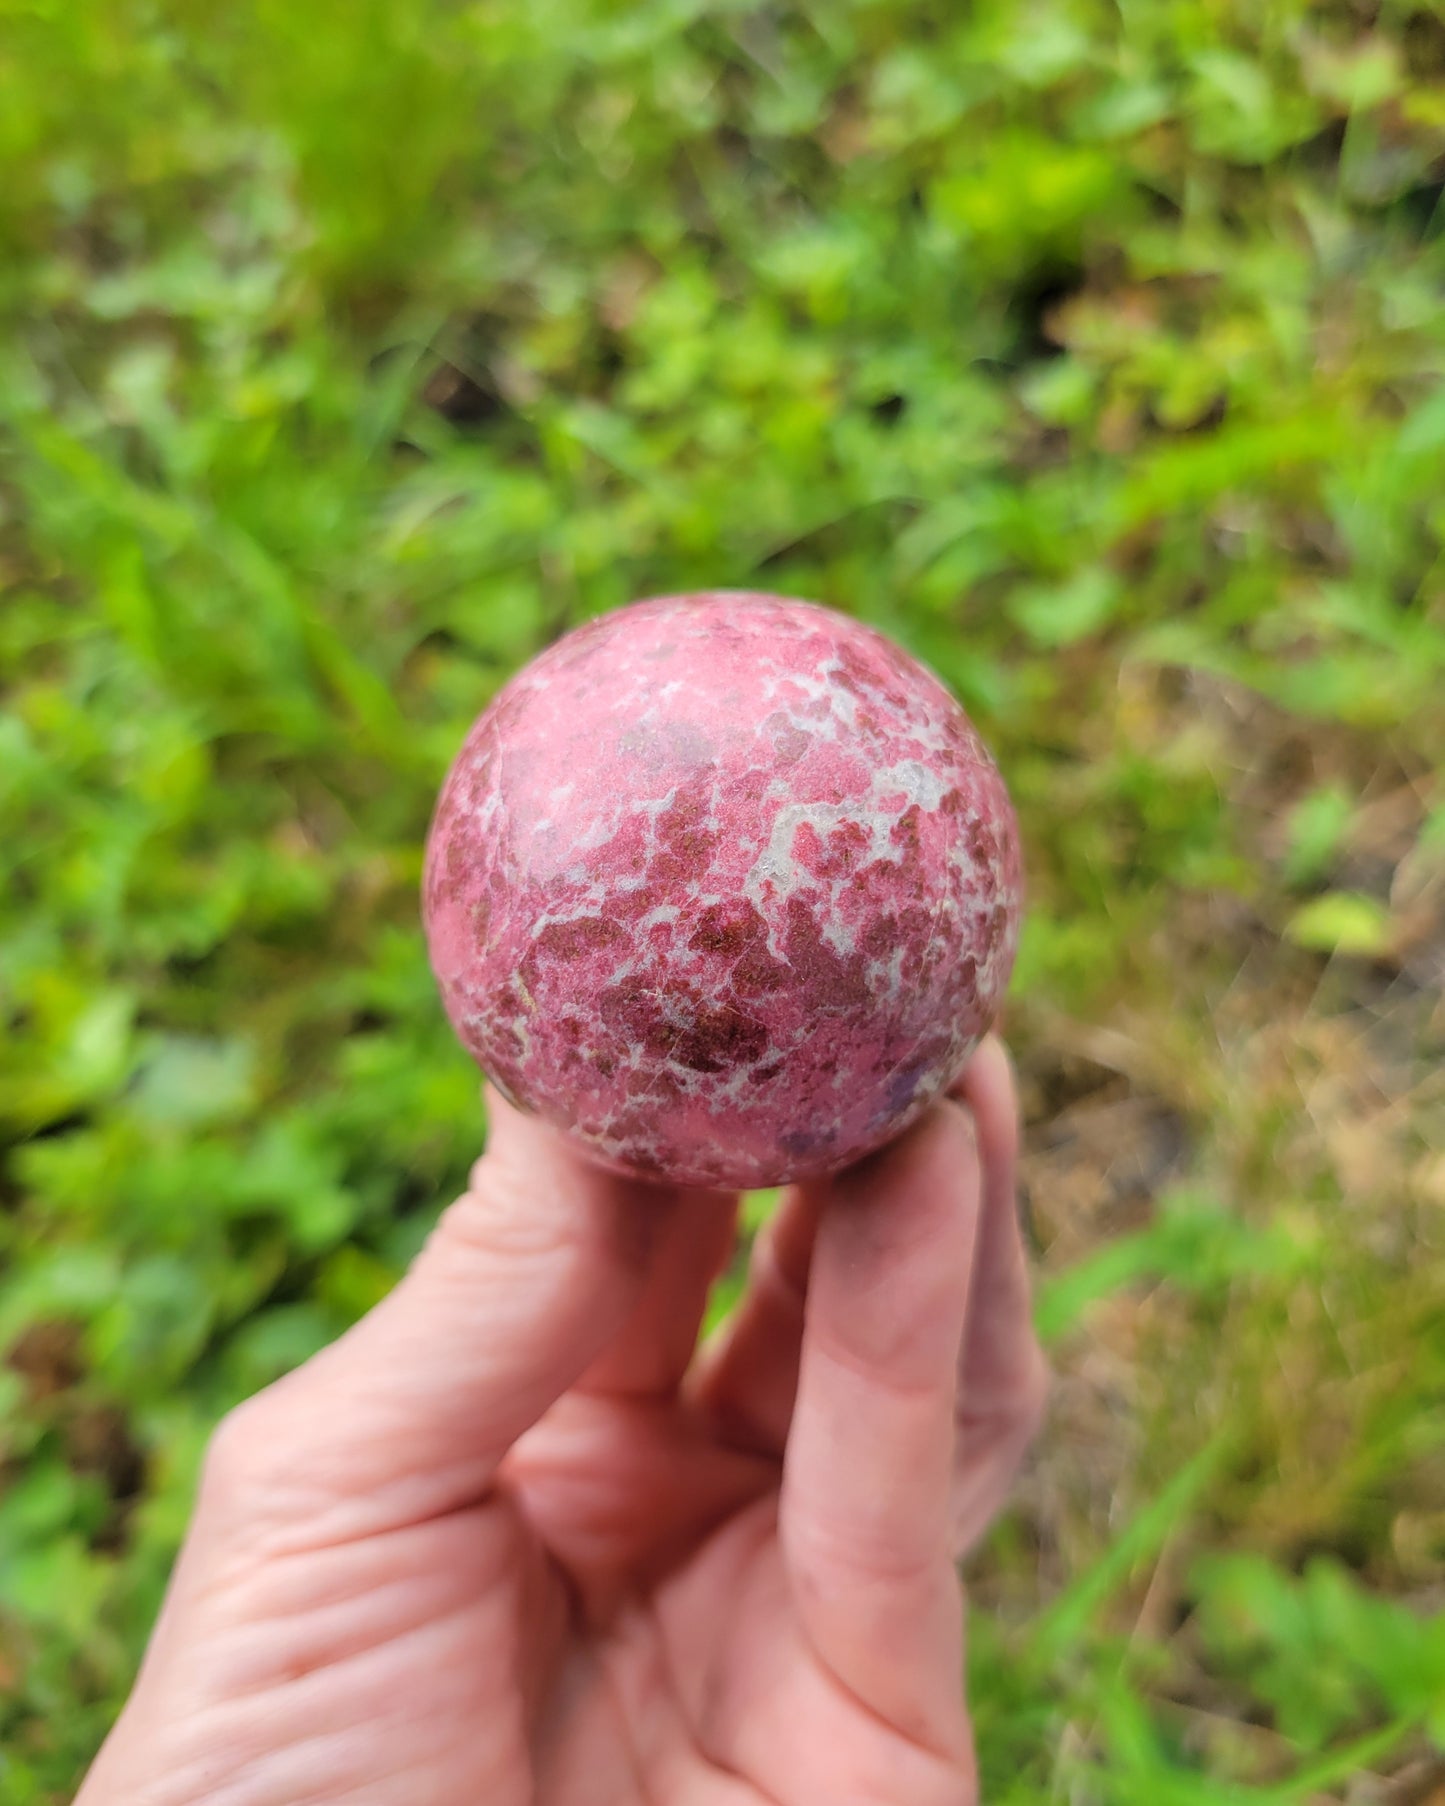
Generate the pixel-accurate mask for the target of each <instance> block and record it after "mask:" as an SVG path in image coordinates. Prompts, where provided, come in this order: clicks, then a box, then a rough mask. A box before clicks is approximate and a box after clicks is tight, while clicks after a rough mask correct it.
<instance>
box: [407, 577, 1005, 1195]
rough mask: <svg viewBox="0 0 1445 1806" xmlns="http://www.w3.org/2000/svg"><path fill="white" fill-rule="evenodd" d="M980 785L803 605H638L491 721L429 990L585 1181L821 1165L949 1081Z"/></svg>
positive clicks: (952, 726) (827, 621)
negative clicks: (580, 1162) (584, 1155)
mask: <svg viewBox="0 0 1445 1806" xmlns="http://www.w3.org/2000/svg"><path fill="white" fill-rule="evenodd" d="M1019 892H1020V865H1019V851H1018V831H1017V826H1016V823H1015V820H1014V813H1013V809H1012V807H1011V805H1010V803H1009V799H1008V793H1007V792H1006V790H1005V789H1004V785H1003V780H1002V779H1001V778H1000V776H999V774H998V771H997V769H996V768H995V766H994V764H993V762H992V760H991V759H990V758H989V756H988V754H987V752H986V751H985V750H984V747H983V745H982V743H981V741H980V740H979V738H978V736H977V734H976V733H975V732H974V730H973V728H972V727H971V726H970V724H969V721H968V718H967V717H966V716H965V715H964V713H963V711H962V709H960V708H959V706H958V704H957V703H956V702H955V701H954V700H953V699H952V697H951V696H949V694H948V693H947V691H945V690H944V689H943V687H942V686H941V685H940V684H939V682H938V681H937V679H935V678H934V677H933V676H931V675H930V673H929V672H927V671H926V670H924V668H923V667H922V666H921V665H919V664H918V663H916V661H915V660H913V659H912V658H910V657H909V656H908V655H907V654H906V653H904V652H902V651H901V650H900V649H899V648H898V647H897V646H895V645H893V644H892V643H891V642H890V641H888V640H886V639H884V638H883V637H882V636H881V635H880V634H877V633H875V632H873V631H872V630H871V629H870V628H866V627H863V626H860V625H859V624H858V623H857V622H854V621H851V620H849V619H847V618H846V617H845V616H843V615H840V614H836V613H834V612H833V611H832V610H830V609H826V608H820V607H818V606H816V605H814V604H812V603H808V602H795V601H788V600H783V599H780V598H778V597H773V596H763V595H753V594H749V593H741V592H713V593H708V594H702V595H693V596H677V597H665V598H662V599H660V600H657V601H652V602H643V603H638V604H636V605H634V606H633V607H631V608H626V609H622V610H620V611H619V612H617V613H615V614H611V615H606V616H603V617H602V618H601V619H599V620H596V621H593V622H591V623H589V624H588V625H586V626H584V627H581V628H579V629H577V630H576V631H575V632H573V633H570V634H568V635H567V636H566V637H565V638H564V639H562V640H559V641H558V642H557V643H556V644H555V645H553V646H552V647H550V648H549V649H548V650H547V651H546V652H544V653H543V654H542V655H541V656H540V657H539V658H537V659H536V660H534V661H533V663H532V664H530V665H528V666H527V667H526V669H525V670H523V671H522V672H521V673H520V674H519V675H518V676H517V677H515V678H514V679H513V680H512V681H511V683H509V684H508V685H507V686H506V688H505V689H504V690H502V691H501V693H500V694H499V695H498V696H497V698H496V700H495V701H494V702H493V703H492V705H491V707H490V708H488V709H487V710H486V712H485V713H484V714H483V715H482V716H481V717H480V719H479V720H478V721H477V723H476V725H475V726H474V727H473V729H472V731H471V733H470V735H469V736H468V738H467V741H466V743H465V745H464V746H463V748H462V750H461V752H460V754H459V755H458V757H457V760H456V763H455V764H454V765H453V767H452V769H451V772H450V774H449V775H448V777H447V780H446V784H445V787H444V788H443V790H442V793H441V797H440V800H439V802H438V804H437V810H436V815H435V818H434V820H433V822H432V828H431V835H430V838H429V841H428V845H427V858H426V876H425V885H424V898H423V902H424V914H425V921H426V932H427V939H428V944H429V947H430V952H431V961H432V968H433V970H434V971H435V973H436V975H437V979H438V981H439V983H440V985H441V991H442V997H443V1000H444V1002H445V1004H446V1009H447V1013H448V1015H449V1016H450V1017H451V1020H452V1023H453V1025H454V1026H455V1028H456V1031H457V1033H458V1035H459V1036H460V1037H461V1039H462V1041H463V1043H464V1044H465V1045H466V1047H467V1048H468V1049H469V1050H470V1051H471V1053H472V1054H473V1055H474V1056H475V1058H476V1060H477V1061H478V1063H479V1064H480V1065H481V1066H482V1068H483V1069H484V1070H485V1071H486V1072H487V1073H488V1074H489V1075H490V1076H491V1078H492V1079H493V1080H494V1082H495V1083H496V1085H497V1086H498V1088H499V1089H500V1090H501V1091H502V1092H503V1094H504V1095H506V1096H507V1097H509V1098H510V1099H511V1100H512V1101H513V1102H514V1103H516V1104H517V1105H519V1106H520V1107H521V1108H522V1109H524V1110H529V1111H534V1112H536V1113H537V1114H538V1115H540V1116H542V1117H544V1118H545V1119H547V1120H548V1121H550V1122H552V1123H554V1124H556V1125H558V1126H559V1127H561V1128H563V1129H565V1130H567V1131H569V1132H570V1133H571V1134H572V1135H573V1136H575V1137H576V1138H577V1140H578V1141H580V1142H581V1143H583V1144H584V1145H585V1147H586V1148H587V1149H589V1150H590V1151H591V1153H592V1154H593V1155H594V1157H596V1158H597V1159H598V1160H600V1161H601V1162H602V1163H603V1164H605V1165H607V1166H610V1167H612V1168H614V1169H617V1170H620V1171H623V1172H628V1173H633V1174H637V1175H639V1176H642V1177H646V1178H650V1179H667V1180H671V1181H676V1182H679V1183H684V1184H689V1185H701V1186H716V1187H728V1186H745V1187H748V1186H765V1185H775V1184H778V1183H780V1182H782V1181H784V1180H788V1179H796V1178H802V1177H808V1176H811V1175H816V1174H819V1173H823V1172H827V1171H831V1170H833V1169H835V1168H838V1167H841V1166H843V1165H845V1164H847V1163H848V1162H849V1161H851V1160H854V1159H856V1158H858V1156H860V1155H861V1154H864V1153H866V1152H868V1151H869V1150H870V1149H872V1148H875V1147H878V1146H880V1145H881V1144H882V1143H883V1142H885V1141H887V1140H889V1139H890V1138H891V1137H892V1136H894V1135H895V1134H897V1133H898V1131H899V1130H900V1129H902V1128H903V1127H904V1126H905V1125H906V1124H907V1123H908V1122H909V1121H911V1120H912V1118H913V1117H915V1116H917V1115H918V1114H919V1113H920V1112H921V1111H922V1110H923V1109H924V1108H925V1107H926V1105H927V1104H928V1103H929V1102H930V1101H931V1100H932V1099H933V1098H935V1097H937V1096H938V1094H939V1093H940V1092H941V1091H942V1090H943V1089H944V1088H945V1087H946V1086H947V1085H948V1083H949V1082H950V1081H951V1080H952V1079H953V1078H954V1077H955V1076H956V1074H957V1073H958V1071H959V1070H960V1068H961V1067H962V1066H963V1064H964V1062H965V1061H966V1059H967V1058H968V1055H969V1053H970V1052H971V1051H972V1049H973V1047H974V1046H975V1044H976V1043H977V1041H978V1040H979V1038H980V1036H981V1035H982V1034H983V1033H984V1031H985V1030H986V1028H987V1027H988V1024H989V1022H990V1020H991V1019H992V1017H993V1014H994V1012H995V1010H996V1008H997V1006H998V1003H999V1001H1000V998H1001V997H1002V994H1003V990H1004V986H1005V985H1006V983H1007V981H1008V975H1009V970H1010V967H1011V966H1012V963H1013V956H1014V951H1015V947H1016V945H1017V939H1018V923H1019Z"/></svg>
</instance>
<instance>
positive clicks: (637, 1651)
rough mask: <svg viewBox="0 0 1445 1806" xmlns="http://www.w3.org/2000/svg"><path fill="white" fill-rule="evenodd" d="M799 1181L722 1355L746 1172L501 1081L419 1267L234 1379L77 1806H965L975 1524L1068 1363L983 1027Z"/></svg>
mask: <svg viewBox="0 0 1445 1806" xmlns="http://www.w3.org/2000/svg"><path fill="white" fill-rule="evenodd" d="M957 1090H958V1093H959V1097H960V1099H961V1101H948V1102H944V1103H941V1104H939V1105H936V1106H935V1107H934V1108H933V1109H932V1110H931V1111H930V1112H929V1114H928V1115H927V1116H926V1117H925V1118H924V1119H923V1120H922V1121H921V1122H920V1123H919V1124H917V1125H916V1126H915V1127H914V1128H913V1129H912V1130H910V1131H909V1133H908V1134H907V1135H905V1136H904V1137H903V1139H902V1140H901V1141H899V1142H898V1143H896V1144H895V1145H894V1146H892V1147H890V1148H887V1149H885V1150H883V1151H882V1152H881V1153H878V1154H875V1155H873V1156H872V1157H870V1158H869V1159H867V1160H865V1161H863V1162H862V1163H861V1164H859V1165H858V1166H856V1167H854V1168H853V1169H851V1170H850V1171H848V1172H846V1173H844V1174H841V1175H839V1176H838V1177H835V1178H833V1179H830V1180H826V1181H821V1182H818V1183H816V1184H811V1185H806V1186H801V1187H798V1188H796V1189H794V1190H792V1191H790V1192H789V1193H788V1194H787V1196H786V1197H785V1199H784V1201H783V1203H782V1206H781V1208H780V1211H779V1213H778V1215H777V1217H776V1218H775V1219H774V1222H773V1223H772V1225H770V1227H769V1229H768V1230H767V1231H766V1232H765V1233H764V1234H763V1235H762V1236H760V1237H759V1239H758V1243H757V1246H756V1248H755V1250H754V1256H753V1261H752V1269H751V1273H750V1278H749V1285H748V1290H747V1292H746V1294H745V1296H744V1299H743V1301H742V1303H741V1305H740V1307H739V1309H738V1311H737V1313H736V1314H735V1316H734V1318H733V1320H732V1323H731V1325H730V1327H729V1329H728V1331H727V1333H726V1334H725V1336H724V1337H723V1338H722V1339H721V1341H720V1342H719V1344H718V1345H717V1346H716V1347H714V1348H709V1349H708V1350H705V1351H704V1352H703V1354H701V1355H698V1356H695V1353H694V1348H695V1343H696V1339H697V1333H698V1324H699V1321H700V1318H701V1315H702V1311H703V1307H704V1303H705V1301H706V1296H707V1292H708V1288H709V1286H710V1285H711V1283H712V1281H713V1279H714V1278H715V1277H716V1276H717V1274H718V1272H719V1271H720V1270H721V1268H722V1266H723V1265H724V1263H725V1261H726V1260H727V1258H728V1254H729V1251H730V1249H731V1246H732V1241H733V1235H734V1218H735V1213H736V1200H735V1199H732V1198H724V1197H719V1196H717V1195H715V1194H709V1193H699V1192H681V1191H679V1190H677V1189H674V1188H666V1187H659V1186H639V1185H637V1184H635V1183H633V1182H630V1181H626V1180H622V1179H618V1178H615V1177H611V1176H609V1175H607V1174H604V1173H602V1172H599V1171H597V1170H595V1169H593V1168H592V1167H590V1166H589V1165H587V1164H585V1163H584V1162H583V1160H582V1159H581V1158H580V1157H579V1156H577V1155H576V1154H575V1153H574V1152H573V1151H572V1150H571V1149H570V1148H569V1147H568V1145H567V1144H566V1143H565V1142H564V1141H563V1140H562V1139H561V1138H560V1137H559V1136H557V1135H556V1134H555V1133H554V1132H553V1131H551V1130H549V1129H546V1128H544V1127H543V1126H541V1125H540V1124H538V1123H537V1122H535V1121H532V1120H529V1119H527V1118H524V1117H523V1116H521V1115H519V1114H518V1113H517V1112H516V1111H514V1110H512V1109H511V1108H509V1107H508V1106H507V1105H506V1104H504V1103H503V1102H502V1100H501V1099H500V1098H498V1097H497V1096H495V1094H494V1095H492V1097H491V1098H490V1102H489V1108H490V1112H491V1124H492V1129H491V1136H490V1140H489V1145H488V1148H487V1152H486V1154H485V1156H484V1157H483V1159H482V1160H480V1161H479V1162H478V1164H477V1166H476V1168H475V1169H474V1171H473V1175H472V1181H471V1185H470V1188H469V1190H468V1192H467V1193H466V1195H465V1196H464V1197H463V1198H461V1199H460V1200H459V1201H458V1202H457V1203H456V1204H454V1205H453V1206H452V1208H451V1209H450V1210H449V1211H448V1212H447V1213H446V1215H445V1216H444V1217H443V1219H442V1222H441V1224H440V1226H439V1227H438V1229H437V1231H436V1233H435V1235H434V1236H433V1238H432V1240H431V1241H430V1242H429V1243H428V1245H427V1247H426V1249H425V1251H424V1252H423V1254H422V1255H421V1257H420V1259H419V1260H418V1261H417V1262H416V1264H415V1266H414V1267H413V1268H412V1270H411V1272H410V1273H409V1274H408V1275H407V1276H406V1278H405V1279H404V1280H403V1281H402V1282H401V1283H400V1285H398V1286H397V1288H396V1290H395V1291H394V1292H393V1293H392V1294H391V1295H390V1296H389V1297H388V1298H387V1299H386V1300H385V1301H384V1302H383V1303H382V1304H381V1305H379V1306H378V1307H377V1309H376V1310H374V1311H373V1312H372V1313H371V1314H370V1315H369V1316H368V1317H366V1318H365V1319H364V1320H363V1321H362V1322H361V1323H359V1324H358V1325H357V1326H356V1327H355V1328H354V1329H353V1330H352V1331H350V1332H349V1333H348V1334H347V1335H346V1336H344V1337H342V1339H341V1340H340V1341H339V1342H337V1343H336V1344H334V1345H333V1346H332V1347H331V1348H328V1349H327V1350H325V1351H324V1352H323V1353H322V1354H320V1355H319V1356H317V1357H316V1358H315V1359H314V1360H312V1361H310V1362H308V1363H307V1364H306V1365H305V1366H304V1367H301V1368H299V1369H297V1371H296V1372H294V1373H292V1374H291V1375H289V1376H288V1377H287V1378H286V1379H284V1380H282V1381H280V1382H279V1383H278V1384H277V1385H275V1386H272V1387H270V1388H269V1389H268V1390H267V1391H265V1392H263V1393H260V1394H258V1395H257V1396H256V1397H255V1398H253V1399H251V1400H250V1401H248V1402H247V1403H246V1404H244V1405H242V1406H241V1407H240V1408H239V1409H238V1410H237V1411H235V1412H234V1413H233V1414H232V1415H231V1416H230V1417H229V1418H228V1419H227V1420H226V1422H225V1423H224V1424H223V1425H222V1426H221V1428H220V1430H219V1431H218V1433H217V1435H216V1437H215V1440H214V1443H213V1445H212V1448H211V1451H210V1454H209V1457H208V1460H207V1463H206V1469H205V1473H204V1476H203V1480H202V1485H201V1491H200V1499H199V1502H198V1506H197V1509H196V1514H195V1519H194V1521H193V1523H192V1526H191V1530H190V1534H189V1537H188V1539H187V1541H186V1545H185V1548H184V1550H183V1552H182V1554H181V1558H180V1560H179V1562H178V1564H177V1567H176V1572H175V1574H174V1576H173V1579H172V1583H171V1588H170V1592H169V1594H168V1596H167V1599H166V1603H165V1606H164V1608H163V1610H162V1613H161V1616H160V1620H159V1622H158V1624H157V1626H156V1629H155V1633H154V1636H153V1638H152V1641H151V1646H150V1649H149V1651H148V1653H147V1655H146V1659H145V1662H144V1664H143V1667H142V1669H141V1674H140V1677H139V1680H138V1682H137V1684H136V1689H135V1692H134V1694H133V1696H132V1698H131V1700H130V1703H129V1704H128V1705H127V1707H126V1709H125V1711H124V1713H123V1714H122V1716H121V1719H120V1721H119V1723H118V1724H117V1726H116V1728H115V1730H114V1732H113V1733H112V1735H111V1738H110V1740H109V1742H108V1743H107V1744H106V1747H105V1749H104V1750H103V1751H102V1753H101V1755H100V1757H99V1758H98V1760H97V1762H96V1765H95V1767H94V1768H93V1769H92V1771H91V1773H90V1776H89V1778H88V1779H87V1781H86V1784H85V1786H84V1788H83V1789H82V1791H81V1794H80V1799H79V1802H78V1806H190V1803H192V1802H201V1801H205V1802H207V1806H273V1803H274V1806H300V1803H302V1802H306V1803H307V1806H323V1803H324V1806H329V1803H331V1802H338V1803H339V1802H343V1801H344V1802H346V1803H347V1806H483V1803H484V1802H485V1806H644V1803H656V1806H823V1803H825V1802H826V1806H864V1803H865V1802H868V1803H879V1806H881V1803H883V1802H887V1806H967V1803H969V1802H971V1801H973V1800H974V1798H975V1786H974V1781H973V1762H972V1750H971V1738H970V1730H969V1721H968V1715H967V1711H966V1708H965V1704H964V1697H963V1682H962V1673H961V1669H962V1649H963V1606H962V1600H961V1597H960V1593H959V1588H958V1584H957V1578H956V1574H955V1569H954V1562H955V1559H956V1557H957V1556H958V1555H959V1554H961V1553H962V1552H963V1551H964V1550H965V1549H967V1548H968V1546H969V1545H970V1544H972V1542H973V1541H974V1540H975V1539H976V1538H977V1537H978V1535H979V1534H980V1533H981V1531H982V1530H983V1529H984V1528H985V1526H986V1525H987V1523H988V1522H989V1520H990V1519H991V1517H992V1516H993V1514H994V1513H995V1511H996V1510H997V1509H998V1507H999V1505H1000V1504H1001V1503H1002V1501H1003V1499H1004V1497H1005V1495H1006V1493H1007V1490H1008V1487H1009V1485H1010V1483H1011V1481H1012V1478H1013V1475H1014V1471H1015V1469H1016V1466H1017V1464H1018V1461H1019V1459H1020V1456H1021V1454H1022V1452H1023V1449H1024V1447H1025V1446H1026V1444H1027V1442H1028V1440H1029V1437H1030V1436H1031V1434H1032V1432H1033V1430H1034V1428H1035V1426H1036V1424H1037V1421H1038V1418H1039V1415H1040V1412H1041V1409H1042V1401H1043V1396H1044V1390H1045V1379H1044V1366H1043V1359H1042V1356H1041V1354H1040V1351H1039V1348H1038V1344H1037V1342H1036V1340H1035V1338H1034V1334H1033V1331H1032V1328H1031V1325H1030V1320H1029V1311H1028V1281H1027V1275H1026V1271H1025V1265H1024V1257H1023V1251H1022V1247H1021V1244H1020V1239H1019V1233H1018V1227H1017V1223H1016V1219H1015V1214H1014V1169H1015V1157H1016V1141H1017V1128H1016V1107H1015V1101H1014V1094H1013V1088H1012V1081H1011V1077H1010V1073H1009V1067H1008V1061H1007V1056H1006V1055H1005V1054H1004V1052H1003V1049H1002V1047H1001V1046H1000V1045H999V1044H998V1043H997V1042H995V1041H992V1040H990V1041H988V1042H986V1043H985V1044H984V1046H983V1047H982V1048H981V1049H980V1050H979V1052H978V1054H977V1055H976V1056H975V1058H974V1060H973V1062H972V1064H971V1065H970V1067H969V1070H968V1072H967V1073H966V1074H965V1076H964V1078H963V1079H962V1080H961V1081H960V1084H959V1086H958V1088H957Z"/></svg>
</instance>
